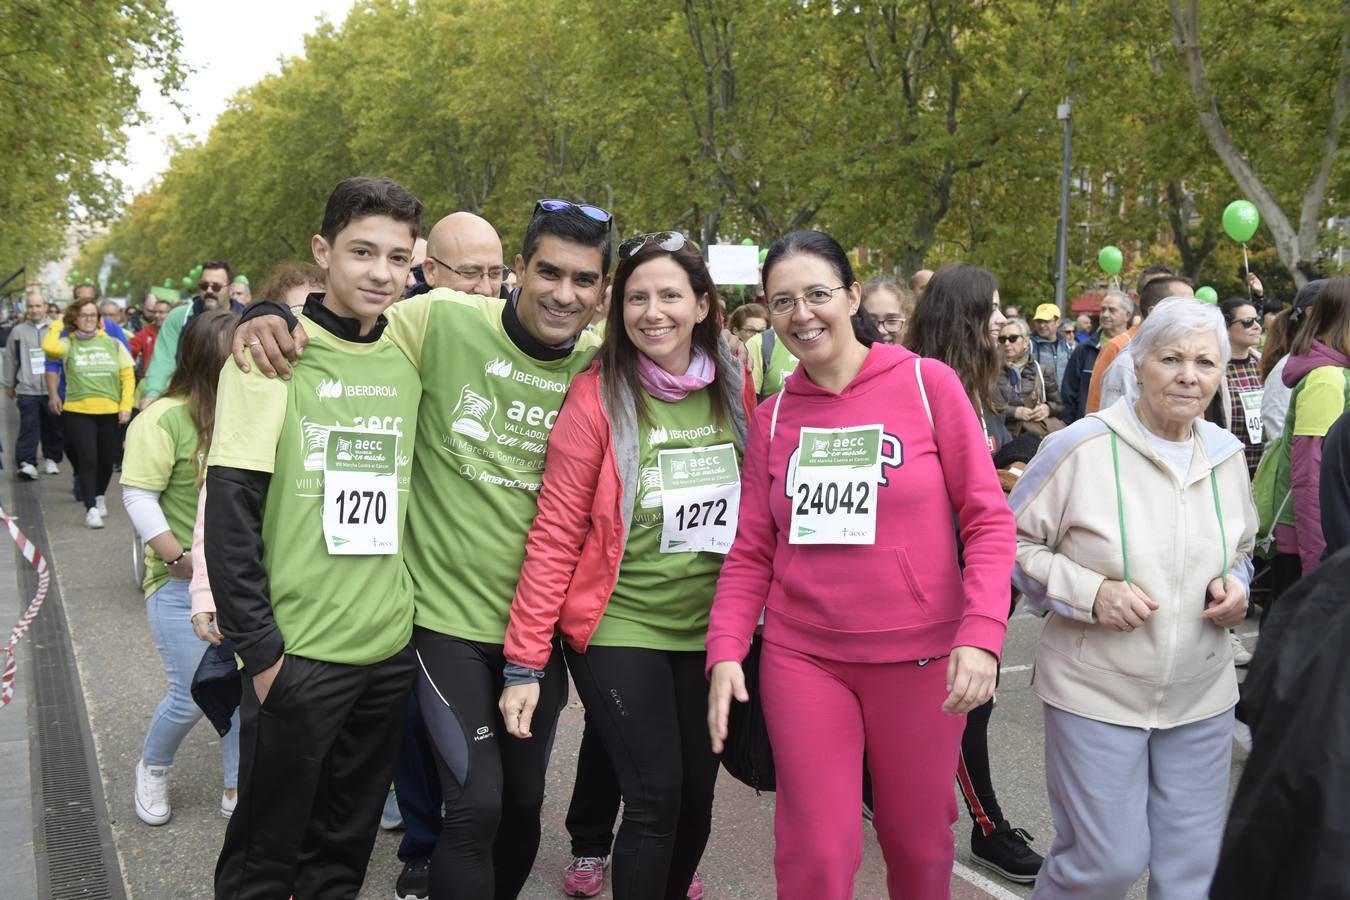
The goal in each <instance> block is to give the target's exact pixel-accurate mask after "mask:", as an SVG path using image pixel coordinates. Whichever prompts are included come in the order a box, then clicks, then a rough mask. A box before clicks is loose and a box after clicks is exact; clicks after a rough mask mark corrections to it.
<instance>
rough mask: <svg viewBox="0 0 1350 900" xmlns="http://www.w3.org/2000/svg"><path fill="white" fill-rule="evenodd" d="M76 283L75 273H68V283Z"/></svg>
mask: <svg viewBox="0 0 1350 900" xmlns="http://www.w3.org/2000/svg"><path fill="white" fill-rule="evenodd" d="M74 283H75V276H74V275H67V276H66V284H74Z"/></svg>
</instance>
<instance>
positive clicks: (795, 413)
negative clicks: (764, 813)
mask: <svg viewBox="0 0 1350 900" xmlns="http://www.w3.org/2000/svg"><path fill="white" fill-rule="evenodd" d="M915 359H916V357H915V355H914V354H913V353H911V352H910V351H909V350H906V349H904V348H903V347H896V346H886V345H882V344H876V345H874V346H873V347H872V349H871V350H870V352H869V353H868V356H867V360H866V361H865V362H864V363H863V367H862V369H861V371H859V372H858V375H857V377H855V378H854V379H853V381H852V382H851V383H850V384H849V385H848V387H846V388H845V389H844V391H843V393H842V394H837V395H836V394H834V393H831V392H830V391H827V390H825V389H824V388H821V387H818V386H817V385H816V384H815V383H813V382H812V381H811V380H810V379H809V378H808V377H807V375H806V371H805V370H804V369H801V368H799V369H798V370H797V371H796V372H795V373H793V374H792V375H791V376H789V378H788V379H787V384H786V387H785V389H784V393H783V394H782V396H781V398H780V397H771V398H769V399H768V400H766V401H765V402H764V403H762V404H761V405H760V407H759V409H758V410H757V411H756V413H755V421H754V423H753V425H752V426H751V429H750V437H749V441H748V446H747V449H746V455H745V464H744V466H743V467H742V475H741V478H742V482H741V509H740V520H739V523H738V525H737V528H736V541H735V543H734V544H733V545H732V548H731V552H730V553H729V554H728V555H727V559H726V563H725V564H724V565H723V567H722V574H721V577H720V579H719V580H718V583H717V596H716V599H715V600H714V601H713V607H712V615H711V621H710V623H709V627H708V657H707V665H708V668H709V669H711V668H712V666H713V664H714V663H717V662H720V661H722V660H741V659H743V658H744V657H745V654H746V651H747V650H748V648H749V644H750V638H751V635H752V634H753V633H754V630H755V625H756V623H757V622H758V620H759V616H760V613H761V611H763V612H764V639H765V640H766V641H771V642H773V643H776V644H780V645H782V646H786V647H789V648H792V649H794V650H799V651H801V652H803V653H807V654H811V655H813V656H819V657H823V658H826V659H843V660H850V661H853V662H898V661H903V660H913V659H925V658H931V657H937V656H945V655H947V654H949V653H950V652H951V650H952V648H954V647H958V646H973V647H980V648H982V649H985V650H988V651H989V652H991V653H993V654H994V655H996V656H997V655H999V654H1000V653H1001V652H1002V649H1003V637H1004V634H1005V632H1006V631H1007V624H1008V599H1009V591H1010V588H1009V579H1010V577H1011V574H1012V568H1013V557H1014V553H1015V549H1016V529H1015V526H1014V523H1013V516H1012V511H1011V510H1010V509H1009V507H1008V503H1007V501H1006V500H1005V499H1004V495H1003V490H1002V489H1001V488H1000V487H999V481H998V476H997V475H996V474H995V472H994V464H993V460H992V459H991V458H990V455H989V449H988V445H987V444H986V442H985V437H984V433H983V431H982V430H981V428H980V422H979V419H978V418H976V415H975V410H974V408H973V407H972V406H971V404H970V401H969V400H968V399H967V397H966V393H965V390H964V389H963V388H962V387H961V382H960V380H959V379H958V378H957V376H956V373H955V372H953V371H952V370H951V369H950V368H948V367H947V366H946V365H944V364H942V363H941V362H938V361H937V360H932V359H925V360H923V362H922V372H923V384H924V389H925V391H926V393H927V397H928V402H929V405H930V406H931V407H932V411H933V422H934V428H935V430H936V443H935V441H934V433H933V429H930V426H929V422H928V417H927V415H926V413H925V412H924V405H923V399H922V397H921V395H920V391H919V386H918V382H917V380H916V378H915V365H914V360H915ZM775 406H777V408H778V423H777V428H776V430H775V432H774V437H773V439H772V441H770V437H769V431H770V422H771V420H772V418H773V413H774V408H775ZM874 424H882V425H883V426H884V431H885V434H886V438H885V440H884V442H883V448H882V457H883V464H882V470H881V484H880V485H879V489H878V491H877V499H878V504H877V511H876V543H875V544H874V545H871V546H862V545H797V544H789V543H788V525H789V522H790V520H791V503H790V499H789V493H790V489H791V485H789V484H786V477H787V472H788V464H789V458H790V457H791V456H792V455H793V453H794V451H795V450H796V449H797V442H798V435H799V429H800V428H802V427H803V426H805V427H812V428H840V427H844V426H854V425H874ZM953 517H955V519H956V520H957V521H959V522H960V528H961V540H962V542H963V544H964V562H965V568H964V571H963V569H962V567H961V566H960V565H959V564H958V560H957V541H956V528H955V524H954V522H953Z"/></svg>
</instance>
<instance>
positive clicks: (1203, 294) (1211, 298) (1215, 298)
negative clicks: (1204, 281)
mask: <svg viewBox="0 0 1350 900" xmlns="http://www.w3.org/2000/svg"><path fill="white" fill-rule="evenodd" d="M1195 299H1197V300H1203V301H1205V302H1206V303H1218V302H1219V292H1218V291H1216V290H1214V288H1212V287H1210V286H1209V285H1205V286H1204V287H1201V288H1196V291H1195Z"/></svg>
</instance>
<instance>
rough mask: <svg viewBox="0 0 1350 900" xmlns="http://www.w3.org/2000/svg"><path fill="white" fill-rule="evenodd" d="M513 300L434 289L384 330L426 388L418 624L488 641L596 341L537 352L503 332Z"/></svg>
mask: <svg viewBox="0 0 1350 900" xmlns="http://www.w3.org/2000/svg"><path fill="white" fill-rule="evenodd" d="M506 302H507V301H505V300H501V299H498V298H495V297H481V296H478V295H472V294H461V293H457V292H454V291H448V290H444V289H439V290H433V291H430V292H428V293H426V294H422V295H421V296H418V297H414V298H412V299H410V300H404V301H403V302H401V303H398V304H396V305H395V306H394V307H393V308H391V309H390V310H389V313H388V315H389V328H388V331H387V332H386V333H387V335H388V337H389V339H390V340H392V341H393V342H394V343H395V344H397V345H398V346H399V347H400V348H401V349H402V350H403V351H404V352H405V353H407V354H408V358H409V359H411V360H412V361H413V362H414V363H415V364H416V365H417V366H418V368H419V369H420V370H421V372H422V383H423V389H424V391H425V395H424V398H423V401H422V406H421V408H420V410H419V411H418V416H419V418H418V424H417V436H418V447H417V452H416V453H415V454H414V460H413V480H414V481H415V483H416V484H417V489H416V490H415V491H414V492H413V497H412V504H411V509H410V510H409V512H408V543H407V565H408V571H409V573H410V574H411V575H412V580H413V586H414V589H415V591H416V596H417V618H416V622H417V624H418V625H419V626H421V627H423V628H428V629H431V630H432V631H436V632H439V633H441V634H449V635H454V636H456V637H461V638H467V639H469V640H474V641H482V642H484V643H489V644H500V643H502V642H503V641H504V640H505V638H506V623H507V620H508V618H509V616H510V611H511V600H512V598H513V597H514V596H515V592H516V582H517V581H518V580H519V579H520V566H521V564H522V563H523V562H524V560H525V536H526V534H527V533H528V532H529V529H530V523H531V522H533V521H534V516H535V513H536V512H537V510H538V503H539V487H540V484H541V483H542V477H543V470H544V454H545V451H546V450H547V448H548V435H549V430H550V429H552V427H553V422H554V420H555V419H556V418H557V415H558V410H559V409H560V408H561V407H562V402H563V397H564V396H566V392H567V388H568V385H570V384H571V382H572V377H573V376H574V375H576V374H577V373H578V372H581V371H583V370H585V369H586V368H587V367H588V366H589V365H590V363H591V358H592V357H593V356H594V355H595V350H596V348H597V347H598V346H599V340H598V339H597V338H596V337H595V336H594V335H593V334H591V333H590V332H582V334H581V335H580V336H579V337H578V338H577V345H576V349H575V350H573V352H572V353H570V354H569V355H567V356H566V357H564V358H563V359H560V360H555V361H552V362H541V361H540V360H536V359H533V358H531V357H529V356H527V355H526V354H524V353H522V352H521V351H520V350H519V349H518V348H517V347H516V345H515V344H513V343H512V342H511V339H510V338H509V337H508V336H507V334H506V330H505V327H504V326H503V324H502V309H503V305H504V304H505V303H506ZM307 355H308V354H307Z"/></svg>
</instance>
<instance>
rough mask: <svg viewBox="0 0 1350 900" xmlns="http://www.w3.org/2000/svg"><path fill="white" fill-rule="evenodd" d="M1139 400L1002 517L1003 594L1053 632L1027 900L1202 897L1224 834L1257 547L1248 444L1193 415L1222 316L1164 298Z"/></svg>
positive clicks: (1079, 440) (1127, 402) (1121, 408)
mask: <svg viewBox="0 0 1350 900" xmlns="http://www.w3.org/2000/svg"><path fill="white" fill-rule="evenodd" d="M1131 350H1132V351H1133V359H1134V370H1135V376H1136V379H1137V381H1138V389H1137V391H1136V392H1135V394H1136V396H1133V397H1128V398H1122V399H1120V400H1118V401H1117V402H1116V403H1115V404H1113V405H1112V406H1110V407H1108V408H1106V409H1103V410H1101V411H1099V412H1097V413H1093V414H1092V415H1089V416H1088V417H1086V418H1084V419H1080V420H1079V421H1077V422H1075V423H1073V424H1072V425H1070V426H1069V427H1068V428H1066V429H1064V430H1063V431H1060V432H1056V433H1055V434H1053V435H1051V436H1050V437H1048V438H1046V440H1045V442H1044V443H1043V444H1042V445H1041V449H1040V452H1039V453H1038V454H1037V456H1036V458H1035V459H1033V460H1032V461H1031V464H1030V465H1029V466H1028V467H1027V469H1026V471H1025V473H1024V474H1023V475H1022V478H1021V479H1020V480H1019V481H1018V484H1017V487H1016V488H1015V489H1014V490H1013V492H1012V496H1011V497H1010V501H1011V503H1012V505H1013V510H1014V513H1015V515H1016V517H1017V567H1016V570H1015V572H1014V575H1013V581H1014V584H1015V585H1016V586H1017V587H1018V588H1019V589H1020V590H1022V591H1023V592H1024V593H1025V594H1026V596H1027V600H1028V603H1029V605H1030V606H1032V607H1033V608H1039V609H1041V610H1042V611H1044V613H1045V614H1046V615H1047V621H1046V624H1045V628H1044V630H1043V631H1042V632H1041V636H1040V640H1039V642H1038V643H1037V647H1036V668H1035V677H1034V679H1033V689H1034V690H1035V692H1036V695H1037V696H1038V697H1040V699H1041V700H1042V701H1043V702H1044V704H1045V707H1044V712H1045V770H1046V787H1047V790H1048V793H1049V796H1050V808H1051V813H1052V816H1053V819H1054V823H1055V830H1056V837H1055V842H1054V845H1053V846H1052V847H1051V849H1050V854H1049V856H1048V857H1047V858H1046V861H1045V865H1044V867H1043V868H1042V869H1041V872H1040V876H1039V877H1038V879H1037V882H1036V892H1035V894H1034V895H1033V896H1034V897H1036V898H1059V897H1064V898H1074V900H1092V898H1101V900H1107V898H1111V900H1116V898H1123V897H1124V896H1125V895H1126V894H1127V893H1128V892H1129V890H1130V886H1131V885H1133V884H1134V882H1135V881H1136V880H1137V879H1138V878H1139V876H1140V875H1141V874H1143V872H1144V870H1145V869H1148V870H1149V873H1150V874H1149V878H1150V881H1149V896H1150V897H1165V898H1168V900H1190V898H1194V900H1200V898H1203V897H1206V896H1207V895H1208V891H1209V883H1210V879H1211V877H1212V875H1213V871H1214V866H1215V861H1216V860H1217V858H1218V852H1219V840H1220V837H1221V835H1222V833H1223V821H1224V808H1225V801H1226V799H1227V790H1228V777H1229V768H1230V763H1231V758H1230V757H1231V752H1232V749H1231V748H1232V732H1233V707H1234V705H1235V704H1236V703H1237V699H1238V689H1237V679H1236V676H1235V674H1234V671H1233V662H1232V648H1231V646H1230V644H1229V640H1228V633H1227V631H1226V629H1228V628H1230V627H1232V626H1234V625H1236V624H1238V623H1239V622H1241V621H1242V619H1243V617H1244V615H1245V614H1246V610H1247V596H1248V590H1249V587H1250V582H1251V573H1252V565H1251V560H1250V554H1251V549H1252V540H1253V535H1254V534H1255V532H1256V525H1257V519H1256V510H1255V508H1254V507H1253V505H1252V501H1251V496H1250V489H1249V485H1248V479H1247V465H1246V462H1245V460H1244V458H1243V452H1242V443H1241V441H1239V440H1238V439H1237V438H1235V437H1234V436H1233V435H1232V434H1231V433H1230V432H1228V431H1226V430H1224V429H1222V428H1220V427H1219V426H1218V425H1214V424H1212V423H1209V422H1206V421H1204V420H1203V419H1202V418H1201V415H1202V414H1203V412H1204V410H1205V408H1206V407H1207V406H1208V405H1209V403H1210V400H1211V399H1212V398H1213V397H1214V393H1215V391H1217V390H1218V387H1219V383H1220V382H1221V381H1222V380H1223V377H1224V366H1225V364H1226V363H1227V361H1228V356H1229V352H1230V348H1229V342H1228V330H1227V328H1226V327H1225V325H1224V321H1223V316H1222V315H1220V313H1219V311H1218V310H1217V309H1216V308H1214V307H1213V306H1208V305H1206V304H1203V303H1200V302H1198V301H1195V300H1186V299H1174V300H1166V301H1163V302H1162V303H1160V304H1159V305H1158V307H1157V308H1156V309H1154V310H1153V312H1152V314H1151V315H1150V316H1149V317H1148V319H1147V320H1146V321H1145V322H1144V324H1143V326H1142V327H1141V328H1140V329H1139V333H1138V335H1137V336H1136V337H1135V338H1134V341H1133V342H1132V344H1131Z"/></svg>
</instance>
